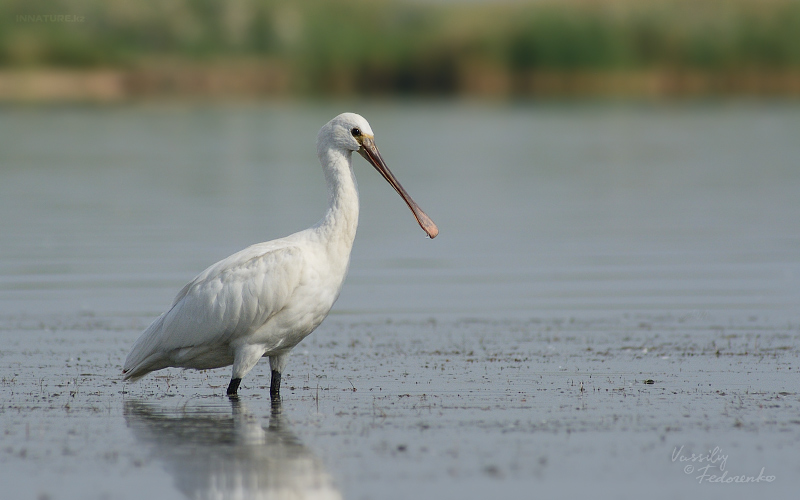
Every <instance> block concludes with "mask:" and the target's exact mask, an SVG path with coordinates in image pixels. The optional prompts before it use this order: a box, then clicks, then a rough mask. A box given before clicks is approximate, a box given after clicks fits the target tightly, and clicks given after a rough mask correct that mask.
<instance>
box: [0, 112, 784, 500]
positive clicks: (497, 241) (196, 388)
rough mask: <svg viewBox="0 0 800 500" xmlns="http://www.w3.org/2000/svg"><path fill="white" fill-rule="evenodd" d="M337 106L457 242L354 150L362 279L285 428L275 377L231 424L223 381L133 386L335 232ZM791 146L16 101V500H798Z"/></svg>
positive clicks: (668, 126)
mask: <svg viewBox="0 0 800 500" xmlns="http://www.w3.org/2000/svg"><path fill="white" fill-rule="evenodd" d="M346 108H351V109H353V110H355V111H358V112H361V113H362V114H364V115H365V116H366V117H367V118H368V119H369V120H370V122H371V124H372V126H373V129H374V130H375V132H376V142H377V144H378V146H379V147H380V148H381V151H382V153H383V156H384V158H385V159H386V160H387V162H388V164H389V166H390V167H391V168H392V169H393V171H394V172H395V174H396V175H397V176H398V178H399V179H400V180H401V182H402V183H403V184H404V185H405V187H406V188H407V190H408V191H409V192H410V193H411V194H412V196H413V197H414V198H415V199H416V201H417V202H419V204H420V205H421V206H422V207H423V208H424V209H425V210H426V211H427V212H428V213H429V215H431V217H432V218H433V219H434V220H435V221H436V222H437V224H438V225H439V227H440V229H441V234H440V236H439V237H437V238H436V239H435V240H433V241H429V240H426V239H425V238H424V237H423V233H422V231H421V230H420V229H419V228H418V227H417V226H416V224H415V222H414V220H413V217H412V216H411V214H410V213H408V210H407V208H406V207H405V206H404V204H403V203H402V201H401V200H400V199H399V197H397V196H396V194H395V193H394V192H393V191H392V190H391V188H390V187H389V186H388V185H386V184H385V182H384V181H383V180H382V179H381V178H380V176H378V175H377V174H376V173H375V172H373V171H372V169H371V167H369V166H368V165H367V164H366V163H365V162H363V161H361V160H360V158H356V162H357V165H356V171H357V172H356V173H357V176H358V178H359V182H360V184H359V186H360V191H361V198H362V208H361V224H360V227H359V235H358V237H357V240H356V246H355V249H354V252H353V257H352V263H351V271H350V276H349V278H348V281H347V283H346V285H345V289H344V291H343V293H342V296H341V298H340V300H339V302H338V303H337V304H336V306H335V308H334V311H333V312H332V314H331V316H330V317H329V318H328V320H326V322H325V323H323V325H322V326H321V327H320V328H319V329H318V330H317V332H315V333H314V334H313V335H312V336H311V337H309V338H308V339H306V340H305V341H304V342H303V343H302V344H301V345H300V346H298V348H297V349H296V352H295V354H294V356H293V357H292V359H291V360H290V363H289V366H288V368H287V374H286V376H285V380H284V393H283V395H284V403H283V406H282V408H280V409H279V410H278V409H273V408H271V407H270V403H269V401H268V399H269V398H268V397H267V396H266V394H267V386H268V368H267V364H266V363H261V364H260V365H259V366H257V367H256V369H254V371H253V372H252V373H251V375H250V376H248V378H247V379H245V381H244V382H243V385H242V389H241V399H240V400H239V401H238V402H234V403H232V402H229V401H228V399H227V398H225V397H223V396H222V394H223V392H224V387H225V385H226V384H227V378H228V377H229V371H228V370H227V369H221V370H215V371H210V372H202V373H198V372H182V371H178V370H174V371H164V372H160V373H159V374H158V375H157V376H151V377H148V378H146V379H144V380H143V381H142V382H140V383H137V384H134V385H123V384H122V383H121V382H120V380H119V370H120V368H121V363H122V360H123V359H124V357H125V355H126V354H127V351H128V349H129V348H130V345H131V344H132V342H133V341H134V340H135V338H136V337H137V335H138V334H139V332H140V331H141V330H142V329H143V328H144V327H146V326H147V324H148V323H149V322H150V321H151V320H152V319H153V318H154V317H155V316H157V315H158V314H159V313H160V312H161V311H162V310H163V309H164V308H165V307H166V306H167V305H168V304H169V302H170V300H171V299H172V297H173V296H174V294H175V293H176V292H177V291H178V290H179V289H180V287H181V286H182V285H183V284H184V283H185V282H186V281H188V280H189V279H191V278H192V277H193V276H194V275H195V274H197V273H198V272H199V271H201V270H202V269H203V268H205V267H206V266H207V265H209V264H211V263H213V262H215V261H216V260H218V259H220V258H222V257H224V256H226V255H228V254H230V253H232V252H234V251H236V250H238V249H240V248H242V247H244V246H247V245H249V244H251V243H253V242H257V241H263V240H267V239H271V238H274V237H278V236H281V235H284V234H288V233H289V232H292V231H295V230H298V229H301V228H304V227H307V226H309V225H311V224H313V223H314V222H316V220H317V219H318V218H319V217H320V216H321V214H322V212H323V211H324V208H325V196H326V194H325V188H324V184H323V179H322V176H321V174H320V171H319V167H318V166H317V163H316V161H317V160H316V156H315V153H314V147H313V144H314V139H315V136H316V131H317V130H318V129H319V127H320V126H321V125H322V123H324V122H325V121H327V120H328V119H329V118H330V117H332V116H333V115H335V114H336V113H338V112H340V111H342V110H344V109H346ZM797 130H800V105H797V104H796V103H785V102H780V103H736V104H719V103H717V104H708V103H704V104H684V105H673V106H668V105H614V104H591V103H584V104H579V105H578V104H576V105H535V104H515V105H508V106H500V105H492V106H490V105H477V104H463V103H462V104H455V103H436V102H434V103H415V102H412V103H383V104H376V103H373V104H370V105H367V106H365V107H358V108H357V109H356V108H354V107H352V106H343V105H335V106H334V105H325V104H318V105H301V104H294V105H277V104H274V105H267V104H264V105H235V104H233V105H215V106H197V105H188V104H187V105H177V104H170V105H140V106H130V107H113V108H82V107H77V108H6V109H4V110H3V112H2V114H0V137H2V139H0V141H2V147H0V169H1V170H0V213H2V214H4V215H3V217H2V218H0V235H2V236H0V238H2V240H1V241H2V248H3V251H2V254H0V341H2V345H3V348H2V350H0V359H1V360H2V365H0V366H2V369H1V370H2V371H1V372H0V376H2V379H1V380H2V383H1V384H0V393H2V395H3V406H2V409H1V410H0V412H2V413H0V416H1V417H2V420H1V424H0V425H2V447H0V463H2V467H0V484H2V487H3V491H4V492H6V493H4V496H3V498H6V496H5V495H6V494H7V495H9V496H8V498H37V499H38V498H52V499H58V498H142V497H146V496H148V495H149V496H152V497H154V498H185V497H189V498H237V497H242V496H245V497H246V496H249V497H255V496H256V494H257V493H258V494H261V495H262V496H263V497H270V498H282V497H287V498H294V497H292V496H291V495H295V497H300V498H304V497H305V498H310V497H314V496H315V495H316V496H319V497H320V498H359V499H360V498H408V497H421V498H434V497H442V496H446V497H453V498H455V497H462V498H482V497H484V496H486V495H488V494H491V495H496V496H501V497H509V498H515V497H522V498H527V497H530V496H532V492H534V491H535V492H537V493H539V494H541V495H543V496H550V497H562V496H563V497H566V496H570V495H574V494H583V495H593V496H596V495H597V493H598V491H603V492H608V493H609V495H613V496H615V497H617V498H640V497H641V496H642V493H643V492H646V494H647V495H648V496H651V497H654V498H668V497H675V496H685V495H703V496H704V497H711V498H750V497H752V495H753V494H760V493H762V492H763V493H764V494H766V495H769V496H770V497H772V498H779V497H781V496H784V497H787V498H788V497H789V495H790V492H792V493H791V494H793V492H795V491H796V490H797V486H798V485H800V484H799V483H800V481H798V480H797V479H796V478H797V477H800V476H798V473H800V465H798V464H800V460H798V458H800V456H799V455H798V452H797V451H796V450H797V449H798V440H800V417H798V409H800V397H799V396H798V393H797V389H796V388H797V384H798V370H800V363H798V338H799V337H800V327H798V324H799V322H798V304H800V219H798V217H797V214H798V213H800V197H798V196H797V193H800V168H799V167H798V165H800V143H798V141H797V140H796V131H797ZM646 381H652V382H653V383H645V382H646ZM681 447H683V448H681ZM714 448H720V450H721V451H718V452H716V453H713V454H712V453H711V451H713V450H714ZM692 453H694V454H695V455H696V456H702V455H703V454H705V455H707V456H710V455H713V457H714V458H712V461H711V462H706V463H703V462H691V461H687V460H688V459H689V458H691V455H692ZM723 454H724V455H726V456H727V457H728V458H727V460H726V462H724V466H723V467H726V468H720V466H721V465H723V462H722V461H721V460H718V457H720V456H722V455H723ZM673 458H674V460H673ZM684 459H686V460H684ZM715 459H717V460H716V461H714V460H715ZM709 463H710V464H711V465H712V466H713V467H712V468H711V469H710V470H709V471H707V472H708V473H709V474H711V473H713V472H714V470H715V469H714V468H716V472H717V474H719V475H722V474H724V473H725V471H726V470H727V471H728V473H727V476H726V477H732V476H754V477H758V476H759V473H760V470H761V469H762V468H764V475H765V476H770V477H771V476H774V478H775V479H774V481H771V482H766V481H761V482H759V483H758V484H731V483H728V484H717V483H708V482H707V478H705V479H703V480H702V481H700V480H698V479H697V476H698V475H699V473H698V472H697V471H696V470H694V469H693V470H692V471H691V472H690V473H687V472H686V471H687V470H688V469H685V468H686V467H688V466H692V467H696V468H697V469H700V467H702V466H704V465H708V464H709ZM699 482H702V483H703V484H698V483H699Z"/></svg>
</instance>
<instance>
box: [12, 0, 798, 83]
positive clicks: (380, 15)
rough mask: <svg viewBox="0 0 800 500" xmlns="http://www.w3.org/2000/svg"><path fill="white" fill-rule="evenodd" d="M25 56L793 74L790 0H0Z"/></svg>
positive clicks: (262, 75) (146, 64)
mask: <svg viewBox="0 0 800 500" xmlns="http://www.w3.org/2000/svg"><path fill="white" fill-rule="evenodd" d="M59 16H60V17H59ZM36 68H50V69H52V68H62V69H63V68H67V69H75V70H81V71H97V70H100V69H103V70H109V69H113V70H120V71H124V72H128V73H130V74H133V75H134V76H133V77H131V78H132V80H130V81H128V82H127V83H126V85H128V86H129V87H131V88H138V87H137V85H138V86H139V87H141V88H146V87H148V85H151V84H152V83H148V82H150V80H148V78H149V77H148V76H147V75H148V74H150V73H154V74H157V75H158V74H160V75H163V74H165V72H166V73H168V72H169V70H168V69H167V68H191V70H187V71H189V73H188V74H193V73H192V71H195V72H200V73H203V70H202V68H224V69H223V70H221V71H223V72H224V71H230V72H231V74H232V75H234V77H235V78H238V79H243V80H247V79H248V78H249V79H254V80H257V81H259V82H260V83H258V84H257V85H255V87H258V88H261V87H263V88H269V89H272V90H278V91H291V92H294V93H304V94H326V93H352V92H382V93H437V94H447V93H455V92H463V91H474V92H479V93H480V92H484V93H492V92H495V93H526V92H530V91H531V90H536V89H544V88H546V87H547V86H548V85H552V86H557V85H558V84H559V83H558V82H561V81H563V80H564V79H565V78H566V79H567V80H569V81H570V82H578V84H580V82H584V84H585V83H586V82H587V81H589V82H591V81H595V80H596V76H592V77H587V76H586V75H602V74H621V73H625V74H632V75H641V74H646V73H648V74H649V73H653V72H656V73H659V74H670V75H674V74H680V75H687V74H688V75H704V78H706V79H708V78H711V79H712V80H714V81H722V80H724V81H725V82H729V83H730V82H731V81H732V80H735V79H736V78H738V77H739V76H741V75H747V76H748V78H753V77H754V75H755V76H757V77H761V76H763V75H772V76H774V77H775V78H781V75H787V74H788V75H794V77H792V78H794V79H792V78H790V80H791V81H792V82H795V80H796V78H795V77H796V75H797V74H800V1H797V0H650V1H647V2H637V1H635V0H619V1H614V0H600V1H591V2H590V1H587V0H565V1H540V2H534V3H516V2H512V3H496V2H487V3H477V4H476V3H467V4H463V5H461V4H436V5H435V6H430V5H428V4H423V3H412V2H401V1H381V0H373V1H368V0H346V1H336V2H334V1H326V0H300V1H295V2H278V1H272V0H261V1H257V0H231V1H227V2H220V1H217V0H141V1H137V2H130V1H127V0H74V1H66V0H65V1H58V0H56V1H48V2H44V3H43V2H30V1H27V0H7V1H5V2H3V3H2V5H0V70H6V71H8V70H13V71H18V70H29V69H36ZM246 68H249V69H246ZM194 74H196V73H194ZM248 75H249V76H248ZM564 75H567V76H564ZM570 75H572V77H570ZM574 75H582V76H581V77H580V78H578V77H575V76H574ZM154 78H155V79H156V80H158V79H159V78H161V79H163V78H164V77H163V76H162V77H154ZM592 78H595V80H592ZM151 79H152V78H151ZM265 79H266V80H270V82H269V83H265V82H264V81H263V80H265ZM720 79H722V80H720ZM223 80H224V78H223ZM176 81H178V82H179V81H180V79H177V80H176ZM548 82H549V83H548ZM553 82H555V83H553ZM173 83H174V82H173ZM795 83H796V82H795ZM152 85H155V84H152ZM178 85H180V83H178ZM242 85H243V86H244V87H248V85H247V84H246V83H245V84H242ZM259 85H261V87H259ZM798 85H800V84H798ZM233 86H234V87H235V85H233ZM250 86H252V85H250Z"/></svg>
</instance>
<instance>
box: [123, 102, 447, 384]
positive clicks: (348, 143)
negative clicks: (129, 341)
mask: <svg viewBox="0 0 800 500" xmlns="http://www.w3.org/2000/svg"><path fill="white" fill-rule="evenodd" d="M356 132H358V133H356ZM372 137H373V134H372V129H371V128H370V126H369V124H368V123H367V121H366V120H365V119H364V118H363V117H361V116H359V115H356V114H354V113H344V114H341V115H339V116H337V117H336V118H334V119H333V120H331V121H330V122H328V123H327V124H326V125H325V126H323V127H322V129H321V130H320V132H319V134H318V136H317V155H318V156H319V159H320V163H321V164H322V166H323V171H324V173H325V179H326V182H327V186H328V193H329V208H328V210H327V212H326V214H325V216H324V217H323V218H322V220H320V221H319V222H318V223H317V224H316V225H314V226H313V227H311V228H309V229H306V230H305V231H300V232H298V233H295V234H292V235H290V236H287V237H285V238H281V239H277V240H273V241H269V242H265V243H259V244H256V245H253V246H250V247H248V248H245V249H244V250H242V251H240V252H237V253H235V254H233V255H231V256H230V257H227V258H225V259H223V260H221V261H219V262H217V263H216V264H214V265H212V266H211V267H209V268H208V269H206V270H205V271H203V272H202V273H200V274H199V275H198V276H197V277H196V278H195V279H194V280H192V281H191V282H189V283H188V284H187V285H186V286H185V287H184V288H183V289H182V290H181V291H180V292H179V293H178V295H177V296H176V297H175V300H174V301H173V303H172V306H171V307H170V308H169V310H167V311H166V312H165V313H163V314H162V315H161V316H159V317H158V318H157V319H156V320H155V321H153V323H152V324H151V325H150V326H149V327H148V328H147V329H146V330H145V331H144V332H143V333H142V335H141V336H140V337H139V339H138V340H137V341H136V343H135V344H134V346H133V348H132V350H131V352H130V354H129V355H128V358H127V359H126V361H125V365H124V368H123V373H124V374H125V375H124V378H125V379H132V380H136V379H138V378H141V377H142V376H144V375H146V374H147V373H149V372H151V371H155V370H159V369H162V368H166V367H168V366H176V367H184V368H196V369H208V368H217V367H221V366H227V365H231V364H232V365H233V374H232V375H233V379H241V378H242V377H243V376H244V375H245V374H246V373H247V372H248V371H250V369H252V368H253V366H255V364H256V363H257V362H258V360H259V359H260V358H261V357H263V356H269V357H270V365H271V366H272V367H273V370H277V371H278V372H280V371H282V369H283V365H284V364H285V362H286V356H287V355H288V353H289V351H290V350H291V349H292V348H293V347H294V346H295V345H297V343H298V342H300V341H301V340H302V339H303V338H305V337H306V336H307V335H308V334H309V333H311V332H312V331H313V330H314V329H315V328H316V327H317V326H319V324H320V323H321V322H322V320H323V319H324V318H325V316H327V314H328V312H329V311H330V309H331V307H332V306H333V304H334V302H335V301H336V299H337V298H338V296H339V292H340V290H341V288H342V284H343V283H344V278H345V276H346V274H347V269H348V265H349V261H350V250H351V248H352V245H353V240H354V238H355V233H356V227H357V225H358V210H359V207H358V191H357V188H356V182H355V176H354V175H353V170H352V153H353V152H354V151H360V152H362V151H363V149H361V148H364V147H367V148H370V151H371V154H370V155H367V156H365V158H367V159H368V161H370V163H372V164H373V165H374V166H375V167H376V168H378V169H379V170H380V171H381V173H382V174H383V175H384V177H386V176H387V175H389V176H390V177H391V178H392V180H394V178H393V176H392V175H391V172H388V168H386V166H385V164H384V163H383V160H382V158H380V153H378V152H377V149H375V147H374V143H372ZM386 172H388V174H387V173H386ZM387 180H388V177H387ZM395 184H396V181H394V183H393V186H394V185H395ZM397 186H399V184H397ZM395 189H398V187H395ZM401 190H402V188H399V189H398V192H399V193H401V196H403V197H404V199H406V202H407V203H409V206H410V207H412V210H413V211H414V213H415V216H417V217H418V220H419V217H420V216H419V215H418V214H417V210H418V207H416V204H415V203H413V200H412V201H410V202H409V200H410V198H408V197H407V194H405V193H404V192H401ZM419 212H420V213H421V211H419ZM422 216H424V218H426V219H427V216H425V215H424V214H422ZM421 225H422V223H421ZM431 225H432V226H433V228H434V229H435V225H433V224H432V222H431ZM423 229H425V226H423ZM426 231H429V229H426ZM435 231H436V232H438V230H435ZM429 234H430V232H429ZM433 236H435V233H433ZM237 385H238V384H237Z"/></svg>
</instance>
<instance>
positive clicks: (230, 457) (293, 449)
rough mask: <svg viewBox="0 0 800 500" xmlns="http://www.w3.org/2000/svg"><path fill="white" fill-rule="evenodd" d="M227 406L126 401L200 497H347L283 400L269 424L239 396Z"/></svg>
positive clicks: (135, 420)
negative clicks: (295, 426) (300, 434)
mask: <svg viewBox="0 0 800 500" xmlns="http://www.w3.org/2000/svg"><path fill="white" fill-rule="evenodd" d="M230 403H231V408H232V415H231V414H229V413H228V410H227V408H224V407H223V408H224V411H221V410H223V408H221V407H214V406H206V407H199V408H198V407H188V408H178V409H170V410H168V409H165V408H161V407H158V406H156V405H153V404H151V403H144V402H140V401H131V400H129V401H126V402H125V407H124V415H125V421H126V423H127V424H128V427H129V428H130V429H131V430H132V431H133V434H134V435H135V436H136V438H137V439H138V440H139V441H140V442H142V443H145V444H146V445H148V446H150V447H152V450H153V455H154V456H155V457H157V458H158V459H160V460H163V461H164V462H165V464H166V469H167V470H168V471H169V472H170V473H171V474H172V475H173V476H174V477H175V482H176V485H177V487H178V489H179V490H180V491H181V492H183V493H184V494H185V495H186V496H187V497H188V498H196V499H212V498H213V499H226V498H236V499H239V498H242V499H245V498H246V499H251V498H252V499H262V498H264V499H266V498H269V499H311V498H313V499H341V498H342V496H341V494H340V493H339V492H338V491H337V490H336V489H335V488H334V486H333V480H332V478H331V476H330V475H329V474H328V473H327V472H326V470H325V469H324V466H323V464H322V462H321V460H320V459H319V458H317V457H316V456H315V455H314V454H313V453H312V452H311V450H309V449H308V448H307V447H306V446H304V445H303V444H302V443H301V442H300V440H299V439H298V438H297V436H295V435H294V434H293V433H292V432H291V431H290V430H289V428H288V425H287V423H286V420H285V418H284V417H283V416H282V411H281V410H282V409H281V406H280V403H279V402H275V403H273V405H272V412H271V414H270V419H269V426H268V427H267V428H264V427H262V426H261V424H260V423H259V419H258V418H257V417H256V416H255V415H253V414H252V413H250V412H249V411H248V410H247V408H246V407H245V405H244V403H242V402H241V401H239V400H238V398H231V400H230Z"/></svg>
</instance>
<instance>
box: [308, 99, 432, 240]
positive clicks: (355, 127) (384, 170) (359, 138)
mask: <svg viewBox="0 0 800 500" xmlns="http://www.w3.org/2000/svg"><path fill="white" fill-rule="evenodd" d="M330 147H333V148H336V149H340V150H342V151H349V152H353V151H358V154H360V155H361V156H362V157H364V159H365V160H367V161H368V162H369V163H370V164H371V165H372V166H373V167H375V170H377V171H378V172H379V173H380V174H381V175H382V176H383V178H384V179H386V181H387V182H388V183H389V184H391V185H392V187H393V188H394V189H395V191H397V193H398V194H399V195H400V197H401V198H403V201H405V202H406V204H407V205H408V208H410V209H411V211H412V212H413V213H414V217H415V218H416V219H417V222H418V223H419V225H420V227H422V229H423V230H424V231H425V233H426V234H427V235H428V237H430V238H435V237H436V235H437V234H439V228H437V227H436V224H434V223H433V221H432V220H431V218H430V217H428V216H427V214H425V212H423V211H422V209H421V208H419V205H417V203H416V202H415V201H414V200H413V199H411V196H409V194H408V193H407V192H406V190H405V189H403V186H401V185H400V182H398V181H397V179H396V178H395V176H394V174H392V171H391V170H389V167H387V166H386V162H384V161H383V158H382V157H381V153H380V151H378V147H377V146H376V145H375V135H374V134H373V133H372V127H370V126H369V123H368V122H367V120H365V119H364V117H363V116H361V115H357V114H355V113H342V114H341V115H339V116H337V117H336V118H334V119H333V120H331V121H329V122H328V123H326V124H325V126H323V127H322V129H320V131H319V134H318V135H317V152H318V154H319V155H320V159H322V157H323V151H324V149H327V148H330Z"/></svg>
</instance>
